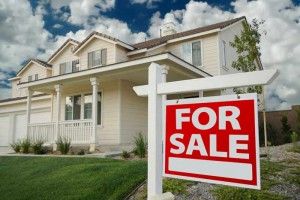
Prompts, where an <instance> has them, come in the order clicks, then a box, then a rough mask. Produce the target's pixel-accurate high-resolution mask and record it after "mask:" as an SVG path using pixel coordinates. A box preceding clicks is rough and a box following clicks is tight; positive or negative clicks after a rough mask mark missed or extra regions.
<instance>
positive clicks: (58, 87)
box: [53, 84, 62, 151]
mask: <svg viewBox="0 0 300 200" xmlns="http://www.w3.org/2000/svg"><path fill="white" fill-rule="evenodd" d="M54 88H55V92H56V121H55V122H56V124H55V134H54V144H53V151H56V150H57V145H56V141H57V140H58V137H59V122H60V116H61V92H62V85H60V84H57V85H55V86H54Z"/></svg>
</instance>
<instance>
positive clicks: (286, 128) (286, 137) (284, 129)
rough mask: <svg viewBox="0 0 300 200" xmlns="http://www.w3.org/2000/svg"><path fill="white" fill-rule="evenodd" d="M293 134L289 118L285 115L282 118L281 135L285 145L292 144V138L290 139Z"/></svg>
mask: <svg viewBox="0 0 300 200" xmlns="http://www.w3.org/2000/svg"><path fill="white" fill-rule="evenodd" d="M291 133H292V129H291V126H290V125H289V123H288V118H287V116H285V115H284V116H282V118H281V134H282V137H283V141H284V143H289V142H291V137H290V135H291Z"/></svg>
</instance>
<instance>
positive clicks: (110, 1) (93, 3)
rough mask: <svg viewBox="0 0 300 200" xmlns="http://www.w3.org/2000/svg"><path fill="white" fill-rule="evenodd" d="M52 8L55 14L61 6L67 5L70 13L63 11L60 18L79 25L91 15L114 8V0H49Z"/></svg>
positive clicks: (59, 12) (59, 11) (58, 12)
mask: <svg viewBox="0 0 300 200" xmlns="http://www.w3.org/2000/svg"><path fill="white" fill-rule="evenodd" d="M50 3H51V6H52V8H53V9H54V10H55V12H56V13H57V14H61V12H62V11H61V8H63V7H68V8H69V9H70V13H67V14H66V13H63V15H62V18H61V19H63V20H64V19H67V20H68V22H70V23H72V24H77V25H81V24H83V23H85V22H86V21H87V20H88V19H89V18H90V17H91V16H98V15H99V13H100V12H105V11H107V10H110V9H112V8H114V6H115V0H82V1H78V0H67V1H57V0H56V1H50Z"/></svg>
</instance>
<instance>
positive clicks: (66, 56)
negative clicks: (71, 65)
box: [50, 44, 80, 76]
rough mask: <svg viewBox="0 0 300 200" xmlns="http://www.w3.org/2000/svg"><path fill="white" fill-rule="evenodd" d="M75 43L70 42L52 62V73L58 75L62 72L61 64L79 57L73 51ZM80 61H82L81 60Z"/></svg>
mask: <svg viewBox="0 0 300 200" xmlns="http://www.w3.org/2000/svg"><path fill="white" fill-rule="evenodd" d="M73 48H74V45H72V44H69V45H68V46H67V47H65V48H64V50H63V51H62V52H60V54H59V55H57V57H56V58H55V59H54V60H53V61H52V62H51V63H50V64H52V68H53V69H52V75H53V76H56V75H59V73H60V64H61V63H65V62H71V61H73V60H77V59H79V58H78V57H77V56H75V55H74V54H73V52H72V50H73ZM79 62H80V61H79Z"/></svg>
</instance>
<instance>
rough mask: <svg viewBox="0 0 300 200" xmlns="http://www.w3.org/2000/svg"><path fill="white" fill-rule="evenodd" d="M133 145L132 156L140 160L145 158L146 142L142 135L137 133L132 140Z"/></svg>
mask: <svg viewBox="0 0 300 200" xmlns="http://www.w3.org/2000/svg"><path fill="white" fill-rule="evenodd" d="M134 144H135V148H134V150H133V152H134V154H135V155H137V156H138V157H140V158H145V157H146V152H147V142H146V138H145V137H144V136H143V135H142V133H139V134H138V136H137V137H135V138H134Z"/></svg>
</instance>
